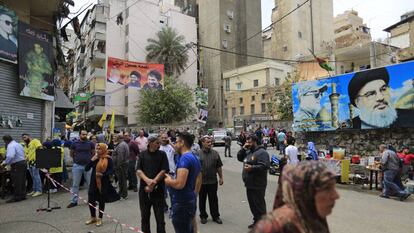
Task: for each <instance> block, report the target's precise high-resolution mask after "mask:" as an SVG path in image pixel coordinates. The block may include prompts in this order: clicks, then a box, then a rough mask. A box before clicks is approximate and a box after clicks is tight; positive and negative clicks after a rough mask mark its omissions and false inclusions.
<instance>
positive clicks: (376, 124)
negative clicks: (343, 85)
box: [348, 68, 399, 129]
mask: <svg viewBox="0 0 414 233" xmlns="http://www.w3.org/2000/svg"><path fill="white" fill-rule="evenodd" d="M389 82H390V75H389V73H388V71H387V69H386V68H378V69H373V70H367V71H362V72H358V73H356V74H355V75H354V77H352V79H351V81H350V82H349V84H348V96H349V101H350V103H351V105H352V106H353V107H355V108H356V109H358V111H359V116H357V117H355V118H353V119H352V125H353V128H354V129H374V128H389V127H392V126H395V125H398V124H399V122H398V121H399V120H398V118H399V116H398V115H399V114H398V111H397V110H396V109H395V107H394V104H393V101H392V98H391V88H390V86H389Z"/></svg>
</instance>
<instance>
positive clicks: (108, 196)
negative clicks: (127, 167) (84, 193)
mask: <svg viewBox="0 0 414 233" xmlns="http://www.w3.org/2000/svg"><path fill="white" fill-rule="evenodd" d="M91 168H92V174H91V181H90V184H89V190H88V202H89V203H90V204H91V205H92V206H89V211H90V213H91V218H90V219H89V220H88V221H87V222H86V223H85V224H86V225H89V224H93V223H95V225H96V226H98V227H99V226H101V225H102V217H103V211H104V210H105V203H109V202H114V201H117V200H119V195H118V194H117V192H116V191H115V189H114V187H113V186H112V185H111V182H110V180H109V176H110V175H112V174H113V171H114V169H113V163H112V159H111V157H110V156H109V155H108V146H107V145H106V144H105V143H98V144H97V145H96V154H95V155H94V156H93V157H92V159H91V161H90V162H89V164H88V165H86V167H85V171H89V170H90V169H91ZM96 202H98V203H99V211H98V212H99V218H96Z"/></svg>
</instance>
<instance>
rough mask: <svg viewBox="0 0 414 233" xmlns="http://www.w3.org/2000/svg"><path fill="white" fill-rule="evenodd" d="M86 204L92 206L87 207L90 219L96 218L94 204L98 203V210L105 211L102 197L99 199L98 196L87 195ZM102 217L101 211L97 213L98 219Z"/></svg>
mask: <svg viewBox="0 0 414 233" xmlns="http://www.w3.org/2000/svg"><path fill="white" fill-rule="evenodd" d="M88 202H89V203H91V204H92V205H93V207H92V206H89V211H90V212H91V217H92V218H95V217H96V211H97V210H96V209H95V208H96V202H98V203H99V210H102V211H105V200H104V198H103V197H101V196H100V195H99V194H95V195H88ZM102 217H103V213H102V212H101V211H99V218H102Z"/></svg>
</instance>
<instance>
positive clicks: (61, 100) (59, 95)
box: [55, 88, 75, 109]
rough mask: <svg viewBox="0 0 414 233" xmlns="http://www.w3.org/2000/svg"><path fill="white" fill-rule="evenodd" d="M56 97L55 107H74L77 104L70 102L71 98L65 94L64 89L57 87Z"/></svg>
mask: <svg viewBox="0 0 414 233" xmlns="http://www.w3.org/2000/svg"><path fill="white" fill-rule="evenodd" d="M55 93H56V99H55V108H66V109H74V108H75V106H74V105H73V104H72V103H71V102H70V100H69V98H68V97H67V96H66V95H65V93H64V92H63V91H62V89H59V88H55Z"/></svg>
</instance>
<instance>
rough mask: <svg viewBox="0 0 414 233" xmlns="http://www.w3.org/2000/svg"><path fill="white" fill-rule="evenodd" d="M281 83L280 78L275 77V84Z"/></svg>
mask: <svg viewBox="0 0 414 233" xmlns="http://www.w3.org/2000/svg"><path fill="white" fill-rule="evenodd" d="M279 85H280V79H278V78H275V86H279Z"/></svg>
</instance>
